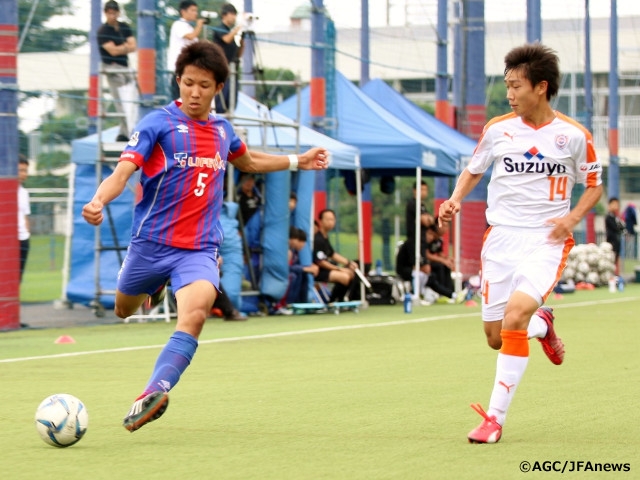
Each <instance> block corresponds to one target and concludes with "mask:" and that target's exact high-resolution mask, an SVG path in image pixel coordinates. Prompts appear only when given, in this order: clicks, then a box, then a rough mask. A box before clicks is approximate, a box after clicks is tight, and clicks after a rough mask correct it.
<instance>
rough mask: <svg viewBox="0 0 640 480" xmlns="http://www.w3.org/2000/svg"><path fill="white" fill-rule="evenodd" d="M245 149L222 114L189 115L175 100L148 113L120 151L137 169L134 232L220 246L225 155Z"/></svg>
mask: <svg viewBox="0 0 640 480" xmlns="http://www.w3.org/2000/svg"><path fill="white" fill-rule="evenodd" d="M246 149H247V147H246V145H245V144H244V143H243V142H242V140H240V139H239V138H238V137H237V136H236V134H235V132H234V130H233V127H232V126H231V124H230V123H229V121H227V120H226V119H225V118H221V117H217V116H215V115H210V116H209V120H207V121H199V120H193V119H191V118H189V117H188V116H187V115H185V114H184V113H183V112H182V110H180V108H179V107H178V104H177V103H176V102H171V104H169V105H167V106H166V107H164V108H162V109H158V110H154V111H153V112H151V113H149V114H148V115H146V116H145V117H144V118H143V119H142V120H141V121H140V122H139V123H138V125H137V126H136V131H135V132H134V133H133V135H132V136H131V139H130V140H129V143H128V145H127V147H126V148H125V150H124V151H123V152H122V154H121V155H120V161H121V162H123V161H128V162H133V163H135V164H136V165H137V166H138V168H139V169H140V172H141V175H140V184H141V185H142V198H141V200H140V202H139V203H138V204H137V205H136V207H135V212H134V216H133V226H132V235H133V236H134V237H140V238H144V239H146V240H150V241H152V242H157V243H161V244H164V245H170V246H173V247H178V248H186V249H192V250H193V249H205V248H217V247H219V246H220V244H221V243H222V239H223V234H222V227H221V226H220V221H219V218H220V209H221V208H222V200H223V198H222V197H223V187H224V184H223V183H224V172H225V170H226V166H227V160H229V161H233V160H234V159H235V158H238V157H240V156H242V155H243V154H244V153H245V152H246Z"/></svg>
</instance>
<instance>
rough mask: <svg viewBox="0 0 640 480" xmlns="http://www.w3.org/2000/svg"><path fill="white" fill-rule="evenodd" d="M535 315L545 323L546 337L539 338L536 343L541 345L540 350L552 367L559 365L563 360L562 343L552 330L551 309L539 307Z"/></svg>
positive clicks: (552, 316)
mask: <svg viewBox="0 0 640 480" xmlns="http://www.w3.org/2000/svg"><path fill="white" fill-rule="evenodd" d="M536 315H538V316H539V317H540V318H542V319H543V320H544V321H545V322H546V323H547V335H546V336H545V337H544V338H539V339H538V341H539V342H540V344H541V345H542V350H544V353H545V355H546V356H547V357H549V360H551V363H553V364H554V365H561V364H562V362H563V360H564V343H562V340H561V339H560V337H558V336H557V335H556V331H555V329H554V328H553V320H554V318H555V317H554V315H553V308H551V307H540V308H539V309H538V310H537V311H536Z"/></svg>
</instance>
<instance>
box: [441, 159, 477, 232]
mask: <svg viewBox="0 0 640 480" xmlns="http://www.w3.org/2000/svg"><path fill="white" fill-rule="evenodd" d="M481 179H482V174H481V173H471V172H469V170H467V169H466V168H465V169H464V170H463V171H462V173H461V174H460V177H458V182H457V183H456V188H455V189H454V190H453V193H452V194H451V198H449V200H445V201H444V202H442V204H441V205H440V208H439V209H438V223H439V225H438V226H439V227H441V226H442V223H443V222H450V221H451V220H452V219H453V216H454V215H455V214H456V213H458V212H459V211H460V203H461V202H462V200H463V199H464V197H466V196H467V195H468V194H469V192H471V190H473V189H474V188H475V186H476V185H477V184H478V183H479V182H480V180H481Z"/></svg>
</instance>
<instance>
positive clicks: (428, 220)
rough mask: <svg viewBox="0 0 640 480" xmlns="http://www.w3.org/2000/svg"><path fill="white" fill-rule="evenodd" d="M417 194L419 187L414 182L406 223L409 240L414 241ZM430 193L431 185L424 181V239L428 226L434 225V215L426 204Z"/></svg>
mask: <svg viewBox="0 0 640 480" xmlns="http://www.w3.org/2000/svg"><path fill="white" fill-rule="evenodd" d="M416 195H417V189H416V184H415V183H414V184H413V197H411V199H409V200H408V201H407V206H406V208H405V224H406V227H407V240H410V241H412V242H414V241H415V238H416ZM428 195H429V187H428V186H427V184H426V183H425V182H424V181H423V182H421V183H420V230H421V236H420V238H421V239H423V240H422V241H424V235H425V233H426V231H427V228H428V227H430V226H431V225H433V216H432V215H431V214H430V213H429V210H427V207H426V206H425V204H424V201H425V200H426V199H427V196H428Z"/></svg>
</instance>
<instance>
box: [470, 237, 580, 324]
mask: <svg viewBox="0 0 640 480" xmlns="http://www.w3.org/2000/svg"><path fill="white" fill-rule="evenodd" d="M550 231H551V228H535V229H534V228H514V227H502V226H498V227H490V228H489V229H488V230H487V232H486V234H485V238H484V243H483V245H482V319H483V320H484V321H485V322H494V321H497V320H502V319H503V318H504V310H505V308H506V306H507V302H508V301H509V298H510V297H511V294H512V293H513V292H515V291H518V292H522V293H525V294H527V295H529V296H530V297H531V298H533V299H534V300H536V301H537V302H538V305H542V304H543V303H544V301H545V300H546V298H547V296H549V294H550V293H551V291H552V290H553V288H554V287H555V285H556V283H558V280H559V279H560V276H561V275H562V271H563V270H564V268H565V267H566V266H567V258H568V256H569V251H570V250H571V248H572V247H573V245H574V243H575V242H574V240H573V237H569V238H567V239H566V240H565V241H564V243H551V242H550V241H549V239H548V236H549V232H550Z"/></svg>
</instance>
